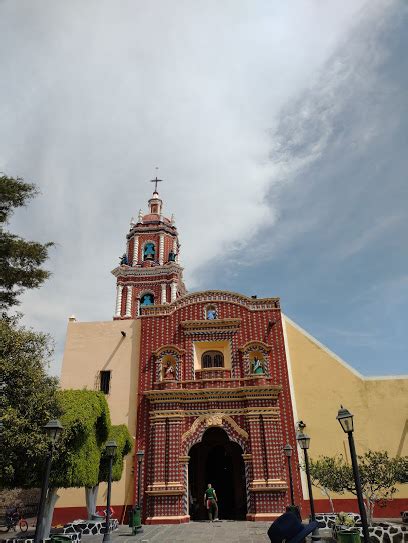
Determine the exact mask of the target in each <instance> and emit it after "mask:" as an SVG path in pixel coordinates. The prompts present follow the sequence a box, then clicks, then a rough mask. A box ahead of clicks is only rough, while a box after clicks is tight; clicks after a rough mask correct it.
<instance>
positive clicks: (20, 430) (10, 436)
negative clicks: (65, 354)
mask: <svg viewBox="0 0 408 543" xmlns="http://www.w3.org/2000/svg"><path fill="white" fill-rule="evenodd" d="M52 352H53V348H52V343H51V340H50V337H49V336H48V335H47V334H42V333H38V332H34V331H32V330H28V329H26V328H24V327H23V326H21V325H20V324H19V319H18V317H5V316H3V318H2V319H0V381H1V389H2V390H1V393H0V422H1V423H2V426H3V427H2V436H1V437H2V445H1V447H0V488H17V487H25V488H30V487H35V486H38V483H39V481H40V480H41V471H42V458H43V456H44V454H45V453H46V443H45V441H44V430H43V426H44V425H45V424H46V423H47V422H48V421H49V420H50V419H52V418H56V417H57V416H59V414H60V410H59V407H58V403H57V398H56V390H57V379H55V378H54V377H50V376H49V375H47V372H46V366H47V364H48V362H49V360H50V357H51V355H52Z"/></svg>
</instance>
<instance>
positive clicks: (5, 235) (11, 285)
mask: <svg viewBox="0 0 408 543" xmlns="http://www.w3.org/2000/svg"><path fill="white" fill-rule="evenodd" d="M37 194H38V190H37V188H36V186H35V185H33V184H31V183H25V182H24V181H23V180H22V179H20V178H16V179H15V178H13V177H8V176H6V175H0V310H1V311H6V310H7V309H9V308H10V307H12V306H14V305H18V304H19V301H18V296H19V295H20V294H21V293H22V292H23V291H24V289H25V288H30V289H31V288H38V287H39V286H40V285H41V284H42V283H43V282H44V281H45V279H47V278H48V277H49V276H50V273H49V272H48V271H46V270H44V269H42V268H41V265H42V264H43V263H44V262H45V260H46V259H47V258H48V250H49V248H50V247H52V246H53V243H51V242H49V243H44V244H42V243H38V242H35V241H27V240H25V239H23V238H21V237H19V236H16V235H15V234H12V233H10V232H8V231H6V230H4V226H5V225H6V224H7V223H8V221H9V219H10V217H11V215H12V214H13V212H14V209H15V208H17V207H21V206H25V205H27V203H28V201H29V200H31V199H32V198H33V197H34V196H36V195H37Z"/></svg>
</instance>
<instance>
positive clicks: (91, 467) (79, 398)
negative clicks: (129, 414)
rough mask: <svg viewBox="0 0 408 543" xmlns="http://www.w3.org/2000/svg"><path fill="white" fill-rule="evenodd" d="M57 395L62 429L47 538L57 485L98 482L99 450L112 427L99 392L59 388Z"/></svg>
mask: <svg viewBox="0 0 408 543" xmlns="http://www.w3.org/2000/svg"><path fill="white" fill-rule="evenodd" d="M57 397H58V403H59V406H60V409H61V412H62V415H61V417H60V420H61V423H62V425H63V427H64V430H63V432H62V436H61V438H60V440H59V441H58V442H57V445H56V448H55V454H54V456H53V462H52V468H51V477H50V488H49V491H48V494H47V501H46V514H45V516H44V522H43V525H42V527H41V538H42V539H43V538H45V537H48V534H49V531H50V528H51V521H52V515H53V512H54V507H55V504H56V502H57V500H58V488H71V487H78V488H81V487H92V486H95V485H97V484H98V478H99V465H100V460H101V454H102V449H103V446H104V443H105V441H106V440H107V438H108V435H109V431H110V428H111V423H110V415H109V407H108V404H107V402H106V399H105V396H104V394H103V393H102V392H96V391H91V390H60V391H59V392H58V393H57Z"/></svg>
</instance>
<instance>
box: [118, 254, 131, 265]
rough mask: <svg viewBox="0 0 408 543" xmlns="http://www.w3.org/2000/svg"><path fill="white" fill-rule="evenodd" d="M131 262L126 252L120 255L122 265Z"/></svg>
mask: <svg viewBox="0 0 408 543" xmlns="http://www.w3.org/2000/svg"><path fill="white" fill-rule="evenodd" d="M128 264H129V263H128V258H127V256H126V253H123V255H122V256H121V257H120V265H121V266H127V265H128Z"/></svg>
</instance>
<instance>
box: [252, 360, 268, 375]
mask: <svg viewBox="0 0 408 543" xmlns="http://www.w3.org/2000/svg"><path fill="white" fill-rule="evenodd" d="M252 373H254V374H255V375H263V374H264V373H265V362H264V361H263V359H262V358H260V357H259V356H258V355H255V356H254V358H253V360H252Z"/></svg>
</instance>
